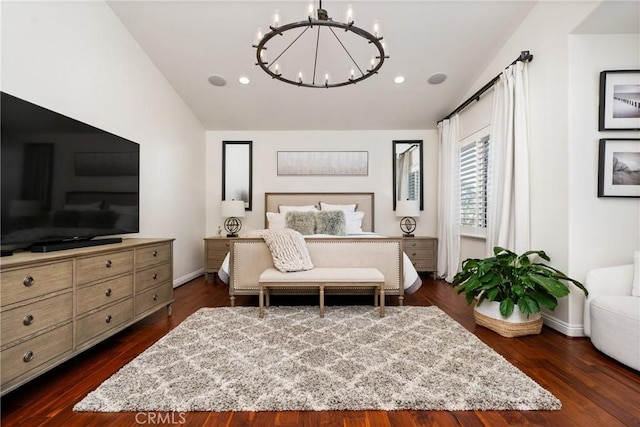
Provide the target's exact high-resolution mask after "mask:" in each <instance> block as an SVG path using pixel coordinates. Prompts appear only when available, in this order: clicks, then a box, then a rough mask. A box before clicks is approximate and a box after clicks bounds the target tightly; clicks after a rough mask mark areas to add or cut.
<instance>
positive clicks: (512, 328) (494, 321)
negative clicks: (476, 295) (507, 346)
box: [473, 301, 542, 338]
mask: <svg viewBox="0 0 640 427" xmlns="http://www.w3.org/2000/svg"><path fill="white" fill-rule="evenodd" d="M499 307H500V303H497V302H492V301H483V302H482V304H480V306H476V307H474V309H473V318H474V319H475V321H476V325H480V326H484V327H485V328H487V329H490V330H492V331H494V332H496V333H497V334H499V335H502V336H503V337H507V338H513V337H522V336H526V335H537V334H539V333H540V332H541V331H542V317H541V316H540V314H539V313H537V314H536V315H531V316H530V317H531V318H532V319H531V320H528V319H527V318H526V317H524V316H523V315H522V314H521V313H520V312H519V311H518V310H517V307H516V310H514V313H513V314H512V317H513V319H511V318H509V319H507V320H505V319H503V318H502V316H501V315H500V310H499Z"/></svg>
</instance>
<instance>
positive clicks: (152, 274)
mask: <svg viewBox="0 0 640 427" xmlns="http://www.w3.org/2000/svg"><path fill="white" fill-rule="evenodd" d="M171 279H172V277H171V264H162V265H157V266H155V267H152V268H147V269H145V270H142V271H136V292H140V291H143V290H145V289H149V288H152V287H154V286H158V285H159V284H160V283H164V282H166V281H170V280H171Z"/></svg>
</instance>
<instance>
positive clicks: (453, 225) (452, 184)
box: [438, 114, 460, 282]
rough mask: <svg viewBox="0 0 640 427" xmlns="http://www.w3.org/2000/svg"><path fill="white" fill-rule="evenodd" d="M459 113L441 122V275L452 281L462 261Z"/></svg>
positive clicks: (439, 256) (439, 160)
mask: <svg viewBox="0 0 640 427" xmlns="http://www.w3.org/2000/svg"><path fill="white" fill-rule="evenodd" d="M459 119H460V116H459V115H458V114H455V115H453V116H452V117H451V118H450V119H448V120H443V121H442V122H440V123H438V134H439V142H440V146H439V151H440V154H439V158H438V277H441V278H443V279H444V280H446V281H447V282H451V281H453V277H454V276H455V275H456V273H457V272H458V265H459V264H460V156H459V148H458V128H459Z"/></svg>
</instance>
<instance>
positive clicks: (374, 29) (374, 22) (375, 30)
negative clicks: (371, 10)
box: [373, 19, 380, 38]
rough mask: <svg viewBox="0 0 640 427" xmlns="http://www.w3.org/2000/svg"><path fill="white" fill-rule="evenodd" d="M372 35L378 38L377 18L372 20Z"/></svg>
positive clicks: (378, 26) (378, 25)
mask: <svg viewBox="0 0 640 427" xmlns="http://www.w3.org/2000/svg"><path fill="white" fill-rule="evenodd" d="M373 35H374V36H376V37H377V38H380V22H378V20H377V19H376V20H375V21H373Z"/></svg>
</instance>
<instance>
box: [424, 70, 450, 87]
mask: <svg viewBox="0 0 640 427" xmlns="http://www.w3.org/2000/svg"><path fill="white" fill-rule="evenodd" d="M445 80H447V75H446V74H445V73H435V74H433V75H432V76H431V77H429V80H427V81H428V82H429V83H431V84H432V85H439V84H440V83H442V82H443V81H445Z"/></svg>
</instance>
